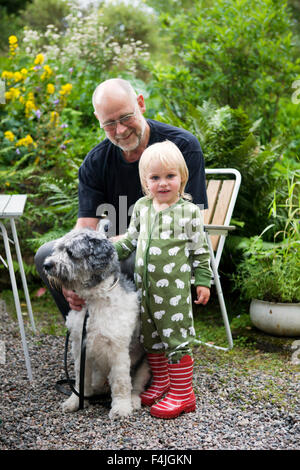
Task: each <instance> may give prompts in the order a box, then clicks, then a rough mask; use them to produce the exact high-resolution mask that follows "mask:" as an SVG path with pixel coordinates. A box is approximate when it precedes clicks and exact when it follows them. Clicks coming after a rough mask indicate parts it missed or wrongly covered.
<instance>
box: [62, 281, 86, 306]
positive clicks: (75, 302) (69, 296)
mask: <svg viewBox="0 0 300 470" xmlns="http://www.w3.org/2000/svg"><path fill="white" fill-rule="evenodd" d="M62 293H63V296H64V297H65V299H66V301H67V302H68V303H69V305H70V308H71V309H72V310H77V312H80V310H82V307H83V306H84V303H85V302H84V300H83V299H81V298H80V297H79V296H78V295H77V294H76V292H74V291H73V290H67V289H65V288H64V287H63V288H62Z"/></svg>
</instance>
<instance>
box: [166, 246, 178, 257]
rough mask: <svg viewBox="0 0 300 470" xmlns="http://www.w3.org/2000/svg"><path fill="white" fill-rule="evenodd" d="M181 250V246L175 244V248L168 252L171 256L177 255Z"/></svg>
mask: <svg viewBox="0 0 300 470" xmlns="http://www.w3.org/2000/svg"><path fill="white" fill-rule="evenodd" d="M179 250H180V248H179V246H174V247H173V248H170V249H169V251H168V253H169V255H170V256H176V255H177V253H178V251H179Z"/></svg>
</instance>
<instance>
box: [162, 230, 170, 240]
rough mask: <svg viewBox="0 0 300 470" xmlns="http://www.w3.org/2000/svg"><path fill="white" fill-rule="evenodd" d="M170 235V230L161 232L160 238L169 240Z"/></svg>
mask: <svg viewBox="0 0 300 470" xmlns="http://www.w3.org/2000/svg"><path fill="white" fill-rule="evenodd" d="M171 233H172V230H164V231H163V232H161V234H160V238H161V239H162V240H168V239H169V238H170V235H171Z"/></svg>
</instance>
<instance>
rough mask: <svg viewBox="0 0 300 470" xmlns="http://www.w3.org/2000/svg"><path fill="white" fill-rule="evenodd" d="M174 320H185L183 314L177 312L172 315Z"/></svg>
mask: <svg viewBox="0 0 300 470" xmlns="http://www.w3.org/2000/svg"><path fill="white" fill-rule="evenodd" d="M171 320H172V321H181V320H183V314H182V313H175V314H174V315H172V316H171Z"/></svg>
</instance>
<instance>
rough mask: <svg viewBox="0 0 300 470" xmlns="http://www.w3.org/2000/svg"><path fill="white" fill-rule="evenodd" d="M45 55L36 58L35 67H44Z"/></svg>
mask: <svg viewBox="0 0 300 470" xmlns="http://www.w3.org/2000/svg"><path fill="white" fill-rule="evenodd" d="M44 60H45V59H44V55H43V54H38V55H37V56H36V58H35V59H34V64H35V65H42V64H43V63H44Z"/></svg>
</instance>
